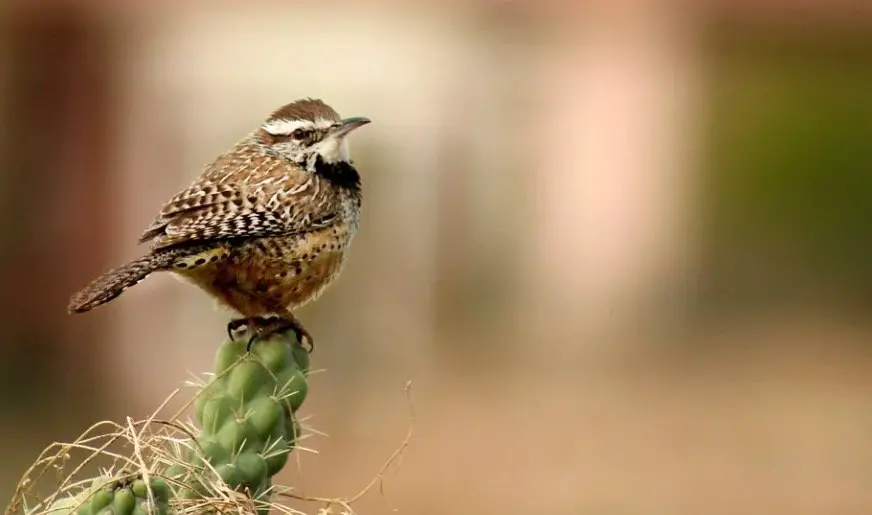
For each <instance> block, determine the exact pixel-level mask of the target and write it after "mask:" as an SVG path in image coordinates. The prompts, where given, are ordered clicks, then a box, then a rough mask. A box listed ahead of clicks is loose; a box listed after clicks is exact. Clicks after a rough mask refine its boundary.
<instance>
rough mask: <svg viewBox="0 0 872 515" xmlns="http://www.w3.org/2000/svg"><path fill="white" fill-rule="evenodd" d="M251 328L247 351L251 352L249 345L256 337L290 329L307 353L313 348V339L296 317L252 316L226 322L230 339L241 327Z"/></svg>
mask: <svg viewBox="0 0 872 515" xmlns="http://www.w3.org/2000/svg"><path fill="white" fill-rule="evenodd" d="M242 327H246V328H248V329H251V331H252V335H251V336H250V337H249V338H248V342H247V343H246V345H245V349H246V351H247V352H251V347H252V346H253V345H254V343H255V342H256V341H257V340H258V339H264V338H268V337H270V336H272V335H274V334H277V333H280V332H282V331H286V330H291V331H293V332H294V335H295V336H296V338H297V342H299V345H300V346H302V347H303V348H305V349H306V352H308V353H309V354H311V353H312V351H313V350H315V340H314V338H312V335H311V334H310V333H309V331H307V330H306V329H305V328H304V327H303V325H302V324H300V322H299V321H298V320H296V319H290V318H284V317H278V316H271V317H253V318H240V319H236V320H231V321H230V322H229V323H228V324H227V334H228V335H229V336H230V339H231V340H236V333H238V331H239V330H240V329H241V328H242Z"/></svg>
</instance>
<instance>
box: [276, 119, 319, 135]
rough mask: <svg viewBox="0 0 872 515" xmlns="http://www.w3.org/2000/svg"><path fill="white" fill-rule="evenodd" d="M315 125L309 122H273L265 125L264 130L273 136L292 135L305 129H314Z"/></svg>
mask: <svg viewBox="0 0 872 515" xmlns="http://www.w3.org/2000/svg"><path fill="white" fill-rule="evenodd" d="M314 125H315V124H313V123H312V122H310V121H309V120H273V121H271V122H267V123H265V124H263V130H265V131H267V132H268V133H270V134H272V135H273V136H280V135H285V134H290V133H292V132H294V131H295V130H297V129H300V128H303V127H308V128H312V127H314Z"/></svg>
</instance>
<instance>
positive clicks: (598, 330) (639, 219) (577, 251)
mask: <svg viewBox="0 0 872 515" xmlns="http://www.w3.org/2000/svg"><path fill="white" fill-rule="evenodd" d="M678 7H679V6H676V5H675V2H673V1H671V0H637V1H633V2H620V3H618V2H611V1H610V0H598V1H593V2H589V3H587V4H585V7H584V8H580V7H578V6H569V5H567V6H565V7H564V9H568V10H572V11H573V12H566V11H565V10H564V11H563V12H561V15H562V19H563V20H566V21H564V22H560V23H558V25H559V26H562V27H563V29H564V30H563V32H561V33H560V34H559V36H558V37H557V39H558V40H559V43H560V44H555V45H554V48H555V51H554V53H550V54H549V55H548V58H546V59H544V60H543V68H542V70H541V73H540V74H539V75H538V77H539V80H538V83H537V86H538V87H539V91H540V93H539V94H538V95H537V98H540V99H543V101H542V103H541V104H540V105H539V106H538V108H537V109H536V110H534V112H536V113H537V114H538V119H537V120H535V122H534V123H533V124H532V125H531V126H532V127H534V129H533V130H534V134H532V135H531V136H532V137H533V138H534V139H535V140H536V148H537V149H538V150H539V153H538V155H537V156H536V158H537V160H538V162H537V169H536V172H535V176H534V181H533V182H534V184H535V188H534V189H535V200H534V202H535V209H534V215H533V217H532V220H534V223H533V226H532V227H531V231H532V232H533V234H532V235H531V240H530V241H531V242H532V243H531V244H530V245H529V246H528V247H527V248H528V249H529V256H528V260H529V262H530V266H531V269H532V272H531V273H529V274H527V275H526V279H527V289H528V294H527V295H525V297H526V298H527V299H529V302H528V303H527V306H535V307H536V309H537V310H538V312H537V313H536V316H535V317H534V322H533V323H531V324H526V325H525V327H526V329H527V330H529V331H532V332H533V333H534V334H536V335H538V338H539V339H542V338H545V339H550V340H555V341H561V342H565V344H566V345H567V346H568V347H570V348H573V349H581V348H582V347H585V346H588V344H585V345H580V344H579V343H580V340H581V336H582V335H587V336H593V335H599V336H605V335H611V336H617V335H618V334H625V329H627V328H630V327H631V326H635V325H637V323H638V322H639V321H640V318H641V317H642V315H643V312H645V311H646V310H648V309H650V308H651V307H652V305H653V303H652V302H651V301H652V300H654V299H660V295H661V294H662V293H663V285H664V284H668V283H669V281H670V280H674V279H675V278H676V277H677V275H678V274H676V273H675V272H678V271H680V270H681V268H682V267H683V266H686V263H684V261H685V260H686V259H687V258H688V254H687V252H686V249H687V248H688V247H687V243H688V241H687V237H688V235H689V227H687V225H686V220H687V219H688V218H687V213H686V208H687V207H688V199H689V196H688V187H689V185H690V179H691V177H690V174H689V161H688V157H690V153H689V152H688V150H689V149H691V148H692V147H693V144H694V143H693V142H692V141H691V140H692V133H693V131H692V130H691V128H690V127H689V125H688V120H689V119H691V118H692V113H691V111H692V110H693V109H694V103H695V98H696V97H695V95H694V80H693V77H694V58H693V55H692V53H691V52H690V47H692V42H691V40H690V38H691V36H692V31H690V30H688V28H689V27H688V23H687V22H688V21H689V20H688V16H689V15H690V14H691V13H689V12H688V9H687V8H678ZM660 300H662V299H660ZM522 309H524V310H526V309H527V307H526V306H524V307H522ZM652 315H653V314H652ZM662 315H663V313H658V314H657V316H656V317H655V316H652V317H650V318H651V319H654V318H658V317H660V316H662ZM520 318H523V319H525V320H528V321H529V320H530V314H529V313H526V311H525V314H524V315H523V317H519V319H520ZM615 331H616V332H615ZM607 339H608V338H607ZM527 341H531V340H530V338H527ZM585 341H588V342H591V341H593V340H590V339H588V340H585ZM570 352H572V351H570Z"/></svg>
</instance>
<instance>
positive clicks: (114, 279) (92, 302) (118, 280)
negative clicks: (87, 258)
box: [67, 252, 178, 313]
mask: <svg viewBox="0 0 872 515" xmlns="http://www.w3.org/2000/svg"><path fill="white" fill-rule="evenodd" d="M176 254H177V253H176V252H156V253H149V254H146V255H145V256H142V257H141V258H139V259H135V260H133V261H131V262H129V263H127V264H125V265H123V266H120V267H118V268H115V269H113V270H110V271H108V272H106V273H105V274H103V275H101V276H100V277H98V278H97V279H95V280H94V281H92V282H91V284H89V285H88V286H86V287H84V288H83V289H82V290H80V291H79V292H78V293H76V294H75V295H73V297H72V298H71V299H70V304H69V306H68V307H67V309H68V310H69V312H70V313H84V312H85V311H90V310H91V309H94V308H96V307H97V306H99V305H101V304H105V303H107V302H109V301H110V300H112V299H114V298H115V297H117V296H119V295H121V294H122V293H123V292H124V290H126V289H128V288H130V287H131V286H134V285H136V284H137V283H139V282H141V281H142V280H143V279H145V278H146V277H148V275H149V274H151V273H152V272H155V271H157V270H161V269H164V268H167V267H169V266H171V265H172V264H173V262H174V261H175V260H176V259H177V258H178V256H177V255H176Z"/></svg>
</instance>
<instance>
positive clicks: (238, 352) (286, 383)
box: [168, 335, 309, 497]
mask: <svg viewBox="0 0 872 515" xmlns="http://www.w3.org/2000/svg"><path fill="white" fill-rule="evenodd" d="M247 343H248V341H247V339H245V338H244V339H241V340H236V341H229V342H226V343H224V344H223V345H222V346H221V348H219V349H218V352H217V353H216V356H215V364H214V367H215V370H214V372H215V380H214V381H212V383H211V384H210V385H209V386H208V387H206V388H205V389H204V390H203V391H202V392H201V393H200V395H199V397H198V398H197V400H196V402H195V417H196V419H197V422H198V423H199V425H200V426H201V427H202V432H201V434H200V435H199V436H198V438H197V443H198V444H199V447H198V448H197V449H191V452H190V454H189V455H188V461H189V463H190V464H191V465H193V466H195V467H202V466H203V465H205V462H208V463H209V465H210V466H211V468H212V469H213V470H214V472H217V475H218V476H219V477H220V478H221V480H223V481H224V482H225V483H226V484H227V485H228V486H230V487H231V488H234V489H237V490H248V491H249V492H250V493H251V494H252V495H253V496H255V497H256V496H257V495H259V494H260V493H262V492H264V491H266V490H267V489H268V488H269V485H270V484H271V478H272V476H273V475H275V474H277V473H278V472H279V471H280V470H281V469H282V467H284V465H285V464H286V463H287V460H288V453H289V452H290V451H291V450H293V448H294V445H295V441H296V438H297V436H299V434H300V425H299V422H297V420H296V418H295V416H294V414H295V413H296V411H297V410H298V409H299V408H300V406H301V405H302V403H303V401H304V400H305V398H306V395H307V393H308V384H307V377H306V372H307V370H308V367H309V355H308V353H307V352H306V351H305V349H302V348H301V347H300V346H299V344H298V343H297V342H296V340H295V339H294V338H293V337H292V336H289V335H276V336H273V337H270V338H267V339H263V340H258V341H256V342H255V343H254V344H253V345H252V347H251V351H250V352H249V351H248V350H247V349H246V346H247ZM170 472H172V473H168V475H169V476H170V477H173V478H180V479H181V480H182V481H183V482H185V481H187V482H188V483H192V482H195V481H196V480H195V478H187V479H185V477H184V474H183V473H181V474H180V472H181V471H180V470H179V469H175V470H172V471H170ZM203 472H205V471H201V473H203ZM213 476H214V474H213ZM201 477H202V476H201ZM201 486H202V485H201ZM201 489H202V488H193V487H192V488H189V489H187V490H188V493H187V494H184V497H190V496H192V495H194V494H193V493H191V492H193V491H199V490H201Z"/></svg>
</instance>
